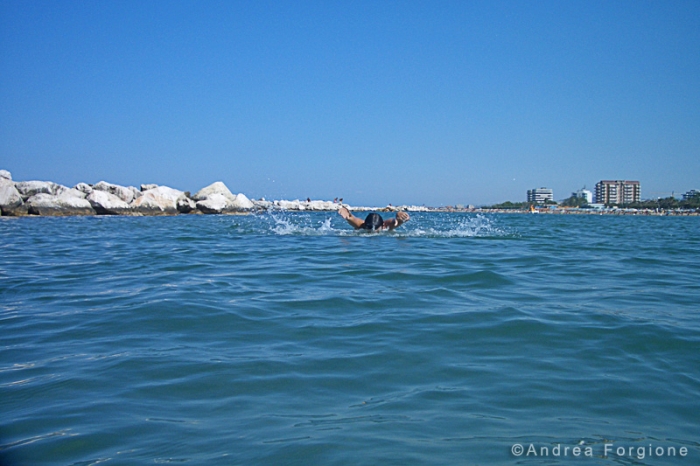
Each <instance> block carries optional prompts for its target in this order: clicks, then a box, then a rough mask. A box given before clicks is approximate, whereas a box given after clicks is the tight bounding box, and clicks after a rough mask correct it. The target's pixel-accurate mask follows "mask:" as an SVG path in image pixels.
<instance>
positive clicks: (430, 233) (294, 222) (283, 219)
mask: <svg viewBox="0 0 700 466" xmlns="http://www.w3.org/2000/svg"><path fill="white" fill-rule="evenodd" d="M261 218H264V219H266V220H267V223H268V225H269V231H270V232H271V233H274V234H276V235H299V236H305V235H308V236H366V235H389V236H394V237H426V238H472V237H500V236H508V235H510V233H508V232H507V231H505V230H503V229H501V228H499V227H498V226H496V225H495V223H494V221H493V220H492V219H491V218H489V217H487V216H484V215H476V216H469V217H465V216H453V215H450V214H436V215H435V216H432V215H427V216H425V217H421V218H415V217H414V219H412V220H411V221H410V222H408V223H406V224H404V225H402V226H401V227H399V228H398V229H396V230H391V231H388V230H384V231H380V232H368V231H365V230H355V229H353V228H351V227H350V226H349V225H346V224H345V222H344V221H343V220H342V219H340V218H337V219H336V218H335V217H333V216H328V217H326V218H324V219H322V220H320V219H319V217H318V214H315V215H314V214H311V213H308V214H301V213H294V214H287V213H285V212H283V211H277V212H276V213H270V214H268V215H263V216H261ZM270 221H271V222H270ZM334 221H335V222H342V223H341V226H337V225H336V226H337V227H334V226H333V223H334Z"/></svg>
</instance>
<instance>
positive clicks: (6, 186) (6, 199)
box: [0, 182, 23, 215]
mask: <svg viewBox="0 0 700 466" xmlns="http://www.w3.org/2000/svg"><path fill="white" fill-rule="evenodd" d="M22 202H23V201H22V195H21V194H20V193H19V191H17V188H15V186H14V185H13V184H12V183H11V182H7V183H0V210H2V212H3V214H5V215H8V214H9V210H10V209H13V208H15V207H18V206H20V205H22Z"/></svg>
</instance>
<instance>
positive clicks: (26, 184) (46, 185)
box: [15, 181, 68, 200]
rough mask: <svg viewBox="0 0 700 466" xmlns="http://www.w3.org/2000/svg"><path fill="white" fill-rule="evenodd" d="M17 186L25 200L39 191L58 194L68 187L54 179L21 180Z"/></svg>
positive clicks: (53, 194)
mask: <svg viewBox="0 0 700 466" xmlns="http://www.w3.org/2000/svg"><path fill="white" fill-rule="evenodd" d="M15 188H17V191H19V193H20V194H21V195H22V197H23V198H24V199H25V200H27V199H29V198H30V197H32V196H34V195H35V194H39V193H44V194H51V195H52V196H58V195H59V194H61V193H62V192H63V191H65V190H66V189H68V188H67V187H65V186H62V185H60V184H58V183H54V182H53V181H19V182H17V183H15Z"/></svg>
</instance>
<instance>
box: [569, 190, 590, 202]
mask: <svg viewBox="0 0 700 466" xmlns="http://www.w3.org/2000/svg"><path fill="white" fill-rule="evenodd" d="M571 196H572V197H576V198H579V199H585V200H586V203H588V204H593V193H592V192H590V191H589V190H587V189H586V187H585V186H584V187H583V189H579V190H578V191H576V192H575V193H571Z"/></svg>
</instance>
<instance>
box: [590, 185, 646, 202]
mask: <svg viewBox="0 0 700 466" xmlns="http://www.w3.org/2000/svg"><path fill="white" fill-rule="evenodd" d="M641 197H642V189H641V185H640V184H639V181H622V180H614V181H613V180H602V181H599V182H598V183H597V184H596V185H595V201H596V202H597V203H598V204H616V205H620V204H631V203H633V202H639V201H640V200H641Z"/></svg>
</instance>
